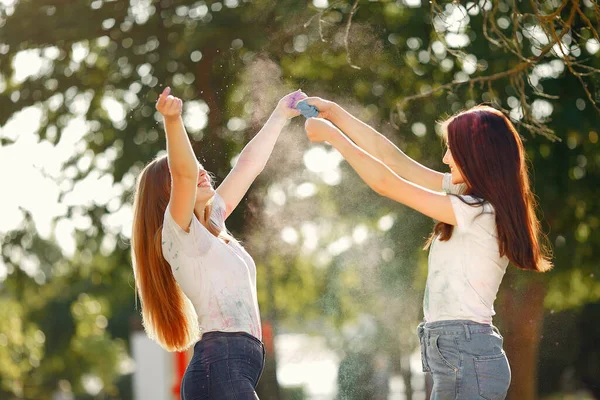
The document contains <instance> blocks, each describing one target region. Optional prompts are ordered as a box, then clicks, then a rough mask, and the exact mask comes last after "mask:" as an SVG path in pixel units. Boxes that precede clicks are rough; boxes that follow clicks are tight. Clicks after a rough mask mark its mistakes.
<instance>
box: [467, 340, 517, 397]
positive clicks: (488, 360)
mask: <svg viewBox="0 0 600 400" xmlns="http://www.w3.org/2000/svg"><path fill="white" fill-rule="evenodd" d="M475 375H476V376H477V385H478V387H479V395H480V396H481V397H483V398H484V399H486V400H504V398H506V392H507V391H508V387H509V386H510V367H509V365H508V360H507V359H506V354H504V352H502V353H501V354H498V355H495V356H480V357H475Z"/></svg>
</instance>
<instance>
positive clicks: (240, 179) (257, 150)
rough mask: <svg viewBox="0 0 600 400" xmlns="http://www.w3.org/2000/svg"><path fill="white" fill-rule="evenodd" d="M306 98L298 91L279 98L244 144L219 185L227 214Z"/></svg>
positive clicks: (218, 190) (218, 191) (238, 201)
mask: <svg viewBox="0 0 600 400" xmlns="http://www.w3.org/2000/svg"><path fill="white" fill-rule="evenodd" d="M304 98H306V95H305V94H304V93H302V92H300V91H296V92H293V93H290V94H288V95H287V96H285V97H283V98H282V99H281V100H280V101H279V103H278V104H277V107H276V108H275V110H274V111H273V113H272V114H271V116H270V117H269V119H268V120H267V122H266V123H265V125H264V126H263V127H262V129H261V130H260V131H259V132H258V133H257V134H256V136H254V138H253V139H252V140H251V141H250V142H249V143H248V144H247V145H246V147H244V149H243V150H242V152H241V153H240V156H239V158H238V161H237V163H236V165H235V167H233V169H232V170H231V172H230V173H229V174H228V175H227V177H226V178H225V180H224V181H223V183H221V185H220V186H219V187H218V188H217V193H219V195H220V196H221V197H222V198H223V200H224V201H225V205H226V217H227V216H229V214H231V212H232V211H233V210H234V209H235V208H236V207H237V205H238V204H239V203H240V201H241V200H242V198H243V197H244V195H245V194H246V192H247V191H248V189H249V188H250V185H252V182H254V180H255V179H256V177H257V176H258V175H259V174H260V173H261V172H262V170H263V169H264V168H265V166H266V165H267V161H268V160H269V157H271V153H272V152H273V148H274V147H275V143H276V142H277V138H278V137H279V134H280V133H281V129H282V128H283V126H284V125H285V122H286V121H287V120H288V119H289V118H292V117H295V116H297V115H300V112H299V111H298V110H296V109H295V108H294V106H295V104H296V102H298V101H299V100H302V99H304Z"/></svg>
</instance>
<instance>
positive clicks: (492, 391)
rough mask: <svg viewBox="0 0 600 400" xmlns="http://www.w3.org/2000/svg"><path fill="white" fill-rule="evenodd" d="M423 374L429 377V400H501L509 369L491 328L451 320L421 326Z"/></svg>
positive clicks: (508, 378) (495, 330)
mask: <svg viewBox="0 0 600 400" xmlns="http://www.w3.org/2000/svg"><path fill="white" fill-rule="evenodd" d="M418 334H419V340H420V342H421V358H422V361H423V371H425V372H430V373H431V375H432V377H433V389H432V392H431V400H475V399H482V400H483V399H485V400H503V399H504V398H505V397H506V392H507V390H508V387H509V385H510V367H509V365H508V360H507V358H506V354H505V353H504V350H503V349H502V342H503V338H502V336H501V335H500V332H499V331H498V329H497V328H496V327H495V326H493V325H485V324H479V323H477V322H473V321H465V320H454V321H436V322H429V323H421V325H419V328H418Z"/></svg>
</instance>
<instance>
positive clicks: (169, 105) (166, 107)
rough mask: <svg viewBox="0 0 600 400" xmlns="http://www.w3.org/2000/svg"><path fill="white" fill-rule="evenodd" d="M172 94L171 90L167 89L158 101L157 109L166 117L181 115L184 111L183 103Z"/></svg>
mask: <svg viewBox="0 0 600 400" xmlns="http://www.w3.org/2000/svg"><path fill="white" fill-rule="evenodd" d="M170 93H171V88H170V87H166V88H165V89H164V90H163V91H162V93H161V94H160V96H158V100H157V101H156V109H157V110H158V111H159V112H160V113H161V114H162V115H164V116H170V115H176V114H181V111H182V109H183V101H182V100H181V99H179V98H177V97H175V96H172V95H171V94H170Z"/></svg>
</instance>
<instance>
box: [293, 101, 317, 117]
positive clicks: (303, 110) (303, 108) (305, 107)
mask: <svg viewBox="0 0 600 400" xmlns="http://www.w3.org/2000/svg"><path fill="white" fill-rule="evenodd" d="M296 109H297V110H298V111H300V114H302V115H303V116H304V118H307V119H308V118H314V117H316V116H318V115H319V109H318V108H317V107H315V106H311V105H310V104H308V102H307V101H306V100H302V101H300V102H298V104H296Z"/></svg>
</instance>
